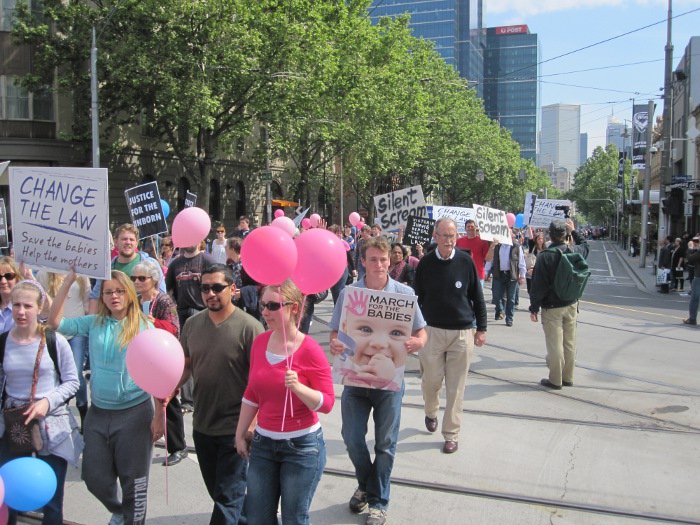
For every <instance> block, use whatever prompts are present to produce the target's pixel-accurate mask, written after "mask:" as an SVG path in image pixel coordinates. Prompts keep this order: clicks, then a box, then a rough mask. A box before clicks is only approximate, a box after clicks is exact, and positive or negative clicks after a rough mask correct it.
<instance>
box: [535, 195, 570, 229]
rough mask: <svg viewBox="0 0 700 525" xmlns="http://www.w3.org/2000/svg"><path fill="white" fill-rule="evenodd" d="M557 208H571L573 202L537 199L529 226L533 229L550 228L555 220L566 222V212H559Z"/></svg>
mask: <svg viewBox="0 0 700 525" xmlns="http://www.w3.org/2000/svg"><path fill="white" fill-rule="evenodd" d="M557 206H571V202H570V201H567V200H559V199H537V200H536V201H535V206H534V207H533V209H532V215H531V217H530V222H529V223H528V224H529V225H530V226H532V227H533V228H549V224H550V223H551V222H552V220H553V219H562V220H566V217H565V216H564V215H565V214H564V210H557V209H556V208H557Z"/></svg>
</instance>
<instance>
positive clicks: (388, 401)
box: [341, 384, 405, 509]
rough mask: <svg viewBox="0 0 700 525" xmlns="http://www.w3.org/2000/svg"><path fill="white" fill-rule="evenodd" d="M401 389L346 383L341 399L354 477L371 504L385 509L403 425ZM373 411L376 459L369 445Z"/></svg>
mask: <svg viewBox="0 0 700 525" xmlns="http://www.w3.org/2000/svg"><path fill="white" fill-rule="evenodd" d="M404 388H405V386H404V385H403V384H402V385H401V391H399V392H392V391H390V390H374V389H371V388H361V387H356V386H346V387H345V389H344V390H343V396H342V398H341V409H342V416H343V429H342V435H343V441H344V442H345V446H346V447H347V449H348V455H349V456H350V461H352V464H353V465H354V466H355V477H356V478H357V483H358V485H359V488H360V490H363V491H365V492H366V493H367V503H369V506H370V507H375V508H378V509H386V508H387V507H388V506H389V492H390V481H391V470H392V468H393V467H394V456H395V455H396V442H397V441H398V437H399V426H400V425H401V400H402V399H403V393H404ZM372 411H373V414H372V417H373V418H374V443H375V444H374V454H375V457H374V462H373V461H372V459H371V458H370V454H369V449H368V448H367V441H366V440H365V436H366V435H367V422H368V421H369V414H370V412H372Z"/></svg>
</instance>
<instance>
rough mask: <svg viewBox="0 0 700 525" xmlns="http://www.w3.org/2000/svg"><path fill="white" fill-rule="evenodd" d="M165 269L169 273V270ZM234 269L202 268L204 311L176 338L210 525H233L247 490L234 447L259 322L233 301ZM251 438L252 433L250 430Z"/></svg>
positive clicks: (242, 466)
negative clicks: (189, 386)
mask: <svg viewBox="0 0 700 525" xmlns="http://www.w3.org/2000/svg"><path fill="white" fill-rule="evenodd" d="M168 273H169V272H168ZM235 291H236V285H235V284H234V281H233V272H232V271H231V269H230V268H229V267H227V266H225V265H223V264H213V265H211V266H208V267H207V268H205V269H204V270H202V272H201V286H200V287H199V293H200V295H201V300H202V302H203V303H204V304H205V305H206V310H204V311H202V312H199V313H197V314H195V315H193V316H192V317H190V318H189V319H188V320H187V322H186V323H185V325H184V327H183V329H182V334H181V336H180V342H181V343H182V348H183V350H184V351H185V371H184V374H183V376H182V380H181V381H180V384H184V383H185V382H186V381H187V380H188V379H189V378H190V376H191V377H192V378H193V380H194V390H193V392H194V404H195V411H194V417H193V427H194V429H193V433H192V437H193V439H194V446H195V449H196V451H197V459H198V460H199V469H200V471H201V473H202V478H203V479H204V484H205V485H206V487H207V491H208V492H209V496H210V497H211V498H212V500H214V510H213V512H212V516H211V521H210V523H212V524H217V525H224V524H225V525H236V524H237V523H238V520H239V518H240V516H241V511H242V509H243V500H244V498H245V492H246V470H247V461H246V460H245V459H243V458H242V457H241V456H239V455H238V453H237V452H236V447H235V434H236V426H237V425H238V416H239V414H240V410H241V400H242V398H243V392H244V391H245V389H246V386H247V384H248V369H249V367H250V348H251V346H252V344H253V340H254V339H255V338H256V337H257V336H258V335H259V334H261V333H262V332H263V331H264V329H263V326H262V325H261V324H260V323H259V322H258V321H256V320H255V319H254V318H253V317H252V316H250V315H248V314H247V313H245V312H244V311H243V310H241V309H240V308H236V307H235V306H234V304H233V302H232V298H233V294H234V292H235ZM251 436H252V434H251Z"/></svg>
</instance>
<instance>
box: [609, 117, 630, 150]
mask: <svg viewBox="0 0 700 525" xmlns="http://www.w3.org/2000/svg"><path fill="white" fill-rule="evenodd" d="M631 138H632V129H630V128H629V127H628V126H627V122H620V121H619V120H618V119H617V118H615V117H611V118H610V119H609V120H608V127H607V130H606V131H605V144H613V145H614V146H615V147H616V148H617V151H626V152H627V158H632V157H631V155H632V140H631Z"/></svg>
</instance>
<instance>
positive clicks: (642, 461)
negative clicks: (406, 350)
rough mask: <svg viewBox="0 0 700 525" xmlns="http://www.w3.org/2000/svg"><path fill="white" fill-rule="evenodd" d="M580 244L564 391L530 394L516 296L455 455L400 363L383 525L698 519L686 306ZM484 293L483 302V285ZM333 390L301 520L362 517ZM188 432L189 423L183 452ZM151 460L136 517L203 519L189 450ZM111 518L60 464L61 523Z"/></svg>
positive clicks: (480, 352)
mask: <svg viewBox="0 0 700 525" xmlns="http://www.w3.org/2000/svg"><path fill="white" fill-rule="evenodd" d="M591 248H592V250H591V254H590V256H589V263H590V265H591V269H592V271H593V276H592V277H591V281H590V283H589V286H588V288H587V291H586V294H585V295H584V297H583V300H582V301H581V304H580V315H579V322H578V353H577V370H576V377H575V386H573V387H570V388H564V390H561V391H551V390H548V389H546V388H544V387H542V386H540V385H539V381H540V379H541V378H544V377H547V368H546V366H545V362H544V356H545V348H544V335H543V333H542V329H541V327H540V326H539V324H536V323H532V322H531V321H530V320H529V315H528V313H527V307H528V305H529V301H528V299H527V293H526V291H525V287H523V289H522V290H521V295H520V297H521V303H520V306H519V308H518V311H517V312H516V315H515V322H514V326H513V327H511V328H509V327H507V326H506V325H505V323H504V321H493V312H494V310H493V305H491V304H490V303H489V328H488V334H487V343H486V345H485V346H484V347H482V348H480V349H477V350H476V352H475V355H474V359H473V363H472V367H471V372H470V374H469V380H468V386H467V390H466V393H465V405H464V417H463V421H462V430H461V433H460V441H459V450H458V451H457V452H456V453H455V454H452V455H445V454H443V453H442V452H441V448H442V444H443V441H442V438H441V436H440V433H439V430H438V432H436V433H435V434H430V433H429V432H428V431H427V430H426V429H425V427H424V423H423V418H424V412H423V404H422V397H421V390H420V376H419V371H418V361H417V359H415V358H412V359H410V360H409V365H408V367H407V373H406V393H405V397H404V401H403V409H402V422H401V431H400V435H399V444H398V449H397V453H396V461H395V465H394V470H393V476H392V480H393V481H392V492H391V504H390V507H389V512H388V523H391V524H448V523H473V524H482V523H483V524H487V523H489V524H491V523H498V524H532V525H540V524H541V525H545V524H548V525H551V524H582V525H587V524H591V525H593V524H596V525H597V524H600V525H607V524H610V525H612V524H637V523H640V524H641V523H650V522H660V523H700V417H699V416H700V414H699V411H700V380H699V379H698V377H699V376H698V370H699V369H700V345H699V344H698V343H700V329H697V328H695V327H687V326H684V325H683V324H682V323H681V320H682V319H683V318H685V317H687V305H688V297H682V296H680V295H679V294H677V293H674V294H660V293H657V292H656V289H655V277H654V274H653V262H652V260H651V259H650V260H649V261H648V265H647V267H646V268H639V267H638V266H639V260H640V259H639V258H631V257H629V255H628V254H626V253H625V252H624V251H623V250H622V249H620V248H619V247H618V246H617V245H615V244H614V243H612V242H610V241H607V240H606V241H593V242H591ZM686 288H689V286H688V285H687V283H686ZM486 294H487V301H488V300H490V290H489V287H488V286H487V290H486ZM332 307H333V304H332V301H331V299H330V297H329V298H328V299H327V300H326V301H324V302H323V303H321V304H320V305H318V306H317V307H316V318H315V321H314V323H313V326H312V335H313V336H314V337H315V338H316V339H317V340H318V341H319V343H321V344H322V345H323V346H324V348H326V350H327V348H328V335H329V330H328V328H327V326H326V323H327V321H328V319H329V318H330V314H331V311H332ZM341 389H342V387H337V388H336V395H337V396H338V397H337V402H336V406H335V408H334V409H333V411H332V412H331V413H330V414H329V415H325V416H322V418H321V421H322V424H323V428H324V434H325V438H326V442H327V446H328V461H327V467H326V471H325V473H324V475H323V477H322V479H321V482H320V485H319V487H318V490H317V492H316V495H315V497H314V499H313V503H312V506H311V522H312V523H314V524H339V525H341V524H342V525H345V524H362V523H364V522H365V519H366V514H363V515H355V514H352V513H351V512H350V511H349V510H348V506H347V503H348V500H349V498H350V496H351V495H352V493H353V491H354V489H355V488H356V482H355V480H354V477H353V468H352V464H351V463H350V460H349V459H348V456H347V453H346V451H345V447H344V445H343V441H342V438H341V434H340V427H341V407H340V398H339V396H340V393H341ZM73 408H74V407H73ZM441 415H442V414H441ZM441 415H440V419H441ZM191 422H192V418H191V415H187V416H186V425H187V435H188V443H189V444H190V445H191V443H192V441H191V437H190V436H191ZM372 434H373V430H372V426H371V423H370V432H369V437H370V438H371V437H372ZM371 441H372V440H371V439H370V446H371ZM164 453H165V451H164V450H163V449H162V448H156V450H155V453H154V457H153V466H152V469H151V477H150V483H149V507H148V521H147V523H149V524H152V525H175V524H202V525H204V524H207V523H209V515H210V512H211V507H212V504H211V501H210V499H209V496H208V494H207V492H206V490H205V487H204V484H203V482H202V479H201V476H200V473H199V469H198V465H197V457H196V454H195V453H194V450H192V451H191V452H190V455H189V457H188V458H187V459H185V460H184V461H183V462H182V463H180V464H179V465H177V466H174V467H170V468H167V469H166V468H164V467H162V466H161V463H162V461H163V457H164ZM109 517H110V516H109V513H108V512H107V511H106V510H105V509H104V508H103V507H102V506H101V505H100V504H99V503H98V502H97V500H96V499H95V498H94V497H92V496H91V495H90V494H89V493H88V492H87V490H86V489H85V485H84V484H83V482H82V481H81V480H80V474H79V470H77V469H71V470H70V471H69V474H68V481H67V484H66V493H65V518H66V520H70V522H74V523H79V524H86V525H93V524H96V525H97V524H99V525H104V524H107V522H108V521H109ZM27 522H30V523H31V522H32V521H27Z"/></svg>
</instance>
